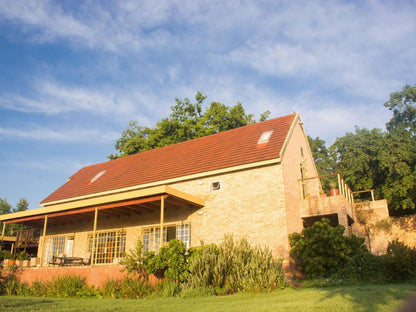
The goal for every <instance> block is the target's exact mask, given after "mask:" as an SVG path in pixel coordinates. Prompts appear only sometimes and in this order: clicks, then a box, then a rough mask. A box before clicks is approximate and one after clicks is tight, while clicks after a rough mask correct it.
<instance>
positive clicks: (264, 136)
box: [257, 130, 273, 144]
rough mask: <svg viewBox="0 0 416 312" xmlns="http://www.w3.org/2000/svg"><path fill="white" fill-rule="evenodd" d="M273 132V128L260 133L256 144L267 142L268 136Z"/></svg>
mask: <svg viewBox="0 0 416 312" xmlns="http://www.w3.org/2000/svg"><path fill="white" fill-rule="evenodd" d="M272 134H273V130H268V131H264V132H263V133H262V134H261V135H260V138H259V140H258V141H257V144H262V143H267V142H269V140H270V137H271V136H272Z"/></svg>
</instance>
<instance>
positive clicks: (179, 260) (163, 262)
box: [146, 239, 188, 282]
mask: <svg viewBox="0 0 416 312" xmlns="http://www.w3.org/2000/svg"><path fill="white" fill-rule="evenodd" d="M147 257H148V259H147V265H146V269H147V272H148V273H153V274H154V275H155V276H156V277H158V278H168V279H170V280H172V281H180V282H181V281H183V280H184V276H185V273H186V272H187V270H188V263H187V256H186V246H185V244H184V243H183V242H182V241H180V240H178V239H172V240H171V241H169V244H168V246H166V247H162V248H160V250H159V253H158V254H157V255H154V254H148V255H147Z"/></svg>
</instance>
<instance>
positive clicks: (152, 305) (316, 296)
mask: <svg viewBox="0 0 416 312" xmlns="http://www.w3.org/2000/svg"><path fill="white" fill-rule="evenodd" d="M415 293H416V285H415V284H400V285H382V286H376V285H365V286H352V287H339V288H334V287H331V288H304V289H293V288H286V289H283V290H278V291H274V292H272V293H264V294H248V293H245V294H236V295H232V296H220V297H198V298H185V299H183V298H176V297H175V298H149V299H136V300H115V299H70V298H62V299H61V298H33V297H8V296H1V297H0V311H24V312H29V311H54V312H58V311H94V312H95V311H192V312H196V311H291V312H296V311H302V312H305V311H348V312H350V311H396V310H397V308H398V307H400V305H402V304H403V303H404V302H405V301H406V300H407V299H408V298H410V297H411V296H412V295H413V294H415Z"/></svg>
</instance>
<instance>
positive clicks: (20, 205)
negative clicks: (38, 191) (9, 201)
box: [13, 198, 29, 212]
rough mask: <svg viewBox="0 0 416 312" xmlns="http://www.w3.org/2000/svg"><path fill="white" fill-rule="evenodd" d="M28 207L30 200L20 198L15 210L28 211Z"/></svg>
mask: <svg viewBox="0 0 416 312" xmlns="http://www.w3.org/2000/svg"><path fill="white" fill-rule="evenodd" d="M28 207H29V202H28V201H27V199H26V198H20V199H19V201H18V203H17V204H16V208H15V209H14V210H13V212H18V211H26V210H27V208H28Z"/></svg>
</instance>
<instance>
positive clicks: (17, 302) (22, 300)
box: [0, 296, 56, 311]
mask: <svg viewBox="0 0 416 312" xmlns="http://www.w3.org/2000/svg"><path fill="white" fill-rule="evenodd" d="M3 298H4V297H3ZM6 298H7V300H1V301H0V311H43V309H44V308H45V307H49V308H50V307H51V306H56V300H54V299H50V298H44V299H39V298H29V297H15V296H10V297H9V296H8V297H6Z"/></svg>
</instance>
